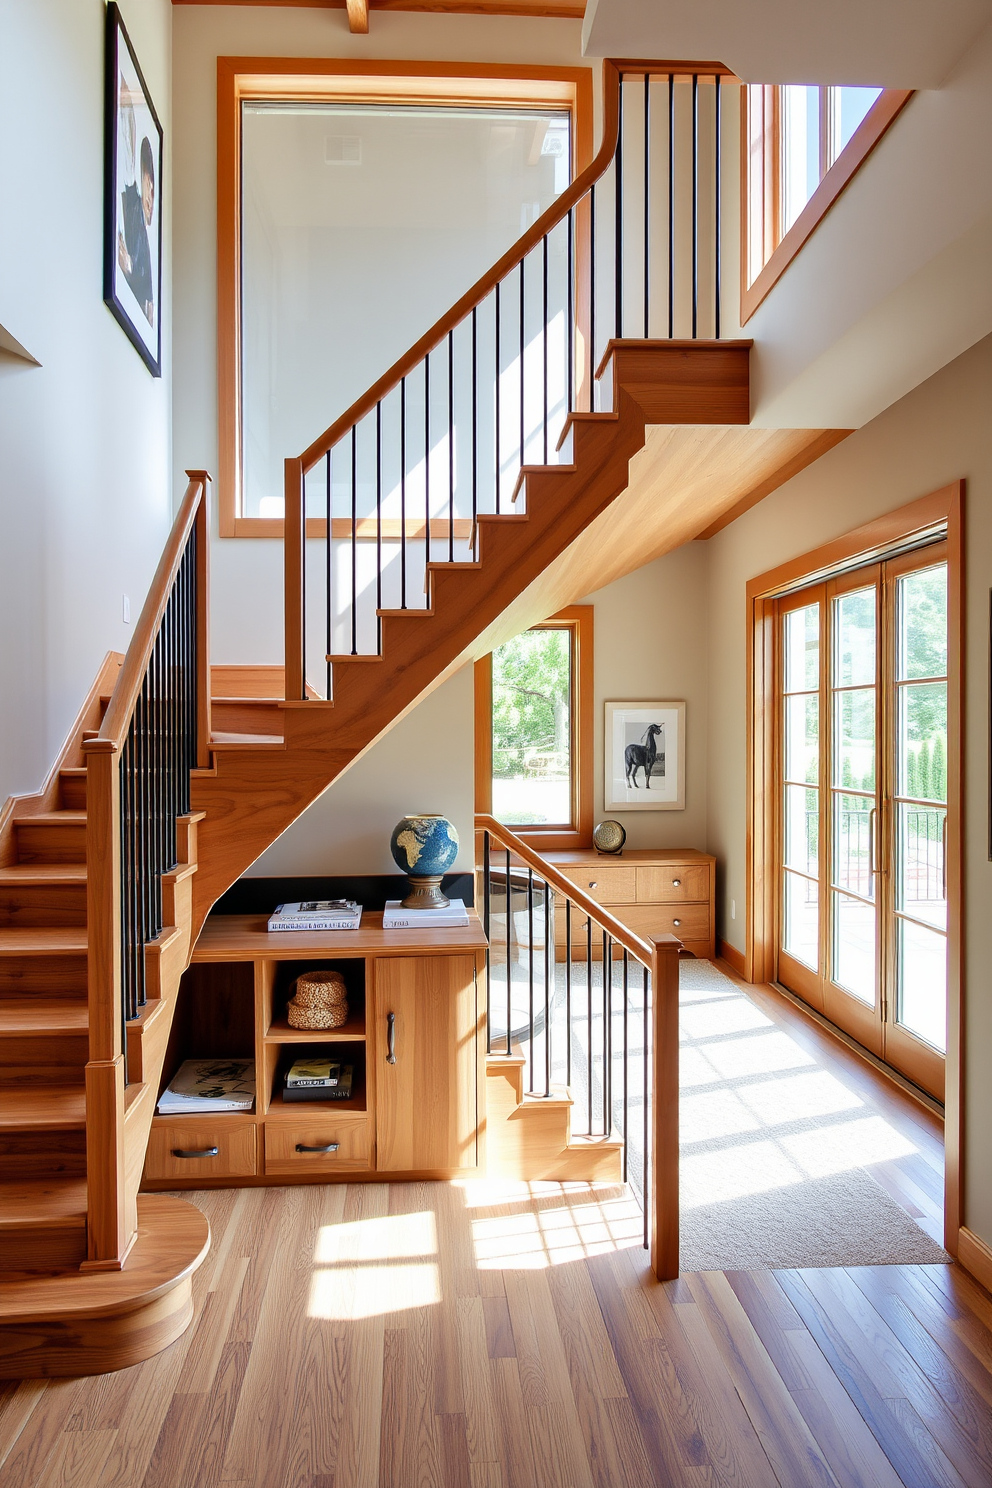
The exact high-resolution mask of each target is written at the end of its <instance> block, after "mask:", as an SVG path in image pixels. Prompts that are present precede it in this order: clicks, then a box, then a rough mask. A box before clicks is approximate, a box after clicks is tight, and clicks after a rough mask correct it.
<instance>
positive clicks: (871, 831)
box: [868, 806, 878, 873]
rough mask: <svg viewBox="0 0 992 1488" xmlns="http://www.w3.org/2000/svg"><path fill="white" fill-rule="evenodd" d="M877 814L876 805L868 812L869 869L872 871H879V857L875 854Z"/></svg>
mask: <svg viewBox="0 0 992 1488" xmlns="http://www.w3.org/2000/svg"><path fill="white" fill-rule="evenodd" d="M877 814H878V811H877V808H876V807H875V806H873V807H872V808H871V810H870V811H869V813H868V869H869V872H870V873H877V872H878V859H877V857H876V856H875V847H876V842H875V818H876V816H877Z"/></svg>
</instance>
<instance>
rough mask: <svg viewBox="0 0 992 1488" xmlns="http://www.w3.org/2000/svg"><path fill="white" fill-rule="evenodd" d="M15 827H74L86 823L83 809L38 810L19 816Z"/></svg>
mask: <svg viewBox="0 0 992 1488" xmlns="http://www.w3.org/2000/svg"><path fill="white" fill-rule="evenodd" d="M14 825H15V827H75V826H85V825H86V812H85V811H39V812H37V813H36V815H34V816H19V817H17V819H16V820H15V822H14Z"/></svg>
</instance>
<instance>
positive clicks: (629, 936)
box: [475, 814, 681, 968]
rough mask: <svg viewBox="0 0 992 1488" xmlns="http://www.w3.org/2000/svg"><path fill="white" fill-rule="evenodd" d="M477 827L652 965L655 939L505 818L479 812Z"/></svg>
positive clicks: (648, 964)
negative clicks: (576, 879) (616, 914)
mask: <svg viewBox="0 0 992 1488" xmlns="http://www.w3.org/2000/svg"><path fill="white" fill-rule="evenodd" d="M475 827H476V831H479V832H488V833H489V835H490V837H495V839H496V841H497V842H499V843H501V844H502V846H503V847H505V848H509V850H510V852H512V853H513V855H514V856H515V857H517V858H519V859H520V861H521V862H522V863H525V864H526V865H527V867H528V868H533V869H534V871H535V873H539V874H540V875H541V877H542V878H543V879H544V881H545V882H546V883H549V884H550V885H551V887H552V888H553V889H555V890H556V891H557V892H558V893H559V894H564V895H565V896H566V898H568V899H571V901H572V903H573V904H576V905H578V907H579V909H581V911H582V913H583V914H585V915H588V916H589V918H590V919H591V920H593V921H595V923H596V924H597V925H598V926H599V928H600V929H601V930H605V931H606V933H607V935H609V936H610V937H611V938H612V939H613V940H615V941H616V943H617V944H618V945H621V946H623V948H624V950H625V951H629V952H630V954H631V955H632V956H634V957H636V959H637V960H638V961H640V962H641V963H642V964H643V965H644V966H647V967H648V968H650V966H651V960H652V957H653V955H654V946H653V945H652V943H651V942H650V941H647V940H642V939H641V937H640V936H639V935H635V934H634V932H633V930H629V929H628V928H627V926H626V925H624V924H621V922H620V921H619V920H615V919H614V918H613V916H612V915H611V914H610V912H609V910H608V909H604V908H603V906H602V905H601V904H597V903H596V901H595V899H590V897H589V895H588V894H587V893H586V892H585V891H584V890H583V889H580V888H579V887H578V885H577V884H574V883H572V881H571V880H570V879H568V878H566V877H565V875H564V874H563V873H559V871H558V869H557V868H556V867H555V865H554V863H549V862H548V860H547V858H542V857H541V854H540V853H537V852H535V851H534V849H533V848H531V847H528V845H527V843H526V842H524V841H523V840H522V839H521V838H520V837H518V836H517V835H516V833H515V832H511V831H510V829H509V828H508V827H505V826H503V824H502V822H498V821H497V820H496V818H495V817H494V816H485V815H482V814H480V815H478V816H477V817H476V818H475ZM668 939H670V940H671V941H672V943H673V945H675V946H676V947H678V946H679V945H681V941H680V940H679V939H678V938H677V937H676V936H674V935H672V936H669V937H668Z"/></svg>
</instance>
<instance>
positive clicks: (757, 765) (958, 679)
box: [744, 480, 965, 1255]
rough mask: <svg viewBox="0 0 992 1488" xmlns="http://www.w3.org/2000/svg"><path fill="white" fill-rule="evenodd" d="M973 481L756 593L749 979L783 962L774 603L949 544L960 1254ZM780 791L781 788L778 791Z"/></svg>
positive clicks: (953, 1057)
mask: <svg viewBox="0 0 992 1488" xmlns="http://www.w3.org/2000/svg"><path fill="white" fill-rule="evenodd" d="M964 486H965V483H964V481H963V480H959V481H953V482H952V483H951V484H950V485H947V486H944V487H942V488H941V489H940V490H938V491H933V492H931V494H930V495H928V496H923V497H920V499H919V500H917V501H913V502H910V503H909V504H908V505H906V506H901V507H898V508H897V509H896V510H895V511H891V512H887V513H886V514H885V515H884V516H882V517H878V518H877V519H876V520H874V521H872V522H868V523H866V524H865V525H864V526H863V527H857V528H855V529H854V530H853V531H852V532H848V533H845V534H844V535H843V536H841V537H837V538H834V539H833V540H832V541H831V542H828V543H825V544H823V546H821V547H819V548H814V549H813V550H812V551H811V552H808V553H803V554H801V555H800V556H799V557H797V558H792V559H790V560H789V561H788V562H787V563H783V564H780V565H779V567H777V568H774V569H770V570H769V571H768V572H767V573H763V574H759V575H757V576H756V577H755V578H753V579H751V580H750V581H749V583H748V585H747V645H748V649H747V722H748V730H747V760H746V767H747V843H746V856H747V904H746V911H745V934H746V942H745V955H744V962H745V969H744V975H745V979H746V980H747V981H749V982H771V981H774V980H775V979H776V973H777V961H778V936H777V926H778V915H777V912H776V906H777V870H776V857H777V855H776V829H775V821H776V800H777V792H776V790H775V788H774V769H775V759H776V734H775V728H776V719H777V709H776V706H775V680H776V679H775V665H774V658H775V647H774V623H773V615H774V601H775V600H776V599H778V598H779V597H780V596H781V595H783V594H788V593H790V592H791V591H793V590H797V589H804V588H807V587H808V586H809V585H811V584H814V583H816V582H818V581H820V580H824V579H828V578H830V577H833V576H834V575H836V574H839V573H844V572H846V571H848V570H850V569H853V568H860V567H862V566H865V565H867V564H870V563H873V562H876V561H878V560H880V559H883V558H888V557H893V556H895V554H896V553H899V552H904V551H906V550H908V549H909V548H912V547H916V546H919V547H922V546H924V545H925V544H926V543H928V542H932V541H935V540H937V539H938V538H941V537H946V541H947V605H948V608H947V667H948V684H947V742H948V749H947V754H948V761H947V843H948V849H947V899H948V904H947V911H948V919H947V942H948V966H947V1053H946V1064H945V1094H944V1246H945V1249H947V1250H948V1251H949V1252H950V1253H951V1255H956V1254H957V1249H958V1231H959V1228H960V1226H961V1224H962V1223H963V1222H964V1220H963V1194H962V1143H963V1130H962V1119H963V1106H964V1101H963V1086H964V1057H963V1051H964V1030H963V1026H962V1019H963V1002H962V944H963V941H962V917H963V892H962V891H963V863H964V845H963V842H962V824H963V812H962V804H963V803H962V798H961V792H962V778H963V765H964V760H963V748H964V736H963V730H962V721H963V719H962V663H963V659H964V635H963V624H964V592H963V591H964V533H963V518H964ZM770 786H771V788H769V787H770Z"/></svg>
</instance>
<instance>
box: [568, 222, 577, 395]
mask: <svg viewBox="0 0 992 1488" xmlns="http://www.w3.org/2000/svg"><path fill="white" fill-rule="evenodd" d="M574 225H575V224H574V214H573V208H572V207H569V209H568V243H567V245H566V254H567V259H568V270H567V273H568V286H567V290H566V303H565V335H566V337H567V343H566V355H567V357H568V366H567V369H566V373H565V376H566V378H567V380H568V401H567V403H566V405H565V417H566V418H567V417H568V415H569V414H570V413H571V412H572V411H573V406H574V402H575V309H576V307H575V240H574V236H573V233H574Z"/></svg>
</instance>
